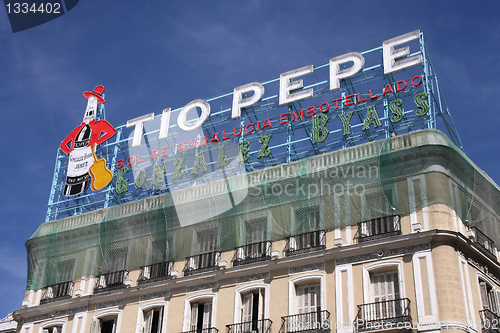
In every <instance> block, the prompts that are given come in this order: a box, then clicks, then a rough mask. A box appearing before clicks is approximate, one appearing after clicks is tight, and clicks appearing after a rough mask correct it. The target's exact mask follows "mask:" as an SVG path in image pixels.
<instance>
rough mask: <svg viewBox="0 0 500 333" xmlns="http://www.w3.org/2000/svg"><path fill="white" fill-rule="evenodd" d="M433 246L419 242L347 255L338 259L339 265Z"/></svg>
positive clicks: (407, 252)
mask: <svg viewBox="0 0 500 333" xmlns="http://www.w3.org/2000/svg"><path fill="white" fill-rule="evenodd" d="M430 248H431V246H430V244H429V243H427V244H418V245H413V246H405V247H400V248H397V249H390V250H379V251H377V252H375V253H374V252H371V253H365V254H360V255H357V256H351V257H345V258H340V259H337V260H336V264H337V265H344V264H350V263H354V262H359V261H369V260H377V259H382V258H387V257H393V256H399V255H404V254H410V253H415V252H418V251H425V250H430Z"/></svg>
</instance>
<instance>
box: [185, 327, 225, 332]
mask: <svg viewBox="0 0 500 333" xmlns="http://www.w3.org/2000/svg"><path fill="white" fill-rule="evenodd" d="M218 332H219V330H218V329H216V328H215V327H209V328H200V329H198V330H192V331H186V332H182V333H218Z"/></svg>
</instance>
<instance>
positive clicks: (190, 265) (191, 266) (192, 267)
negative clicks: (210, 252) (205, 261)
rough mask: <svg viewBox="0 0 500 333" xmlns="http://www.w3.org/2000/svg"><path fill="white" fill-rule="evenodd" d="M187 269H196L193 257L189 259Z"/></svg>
mask: <svg viewBox="0 0 500 333" xmlns="http://www.w3.org/2000/svg"><path fill="white" fill-rule="evenodd" d="M189 268H190V269H196V265H195V261H194V257H190V258H189Z"/></svg>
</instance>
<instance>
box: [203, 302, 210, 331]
mask: <svg viewBox="0 0 500 333" xmlns="http://www.w3.org/2000/svg"><path fill="white" fill-rule="evenodd" d="M211 326H212V303H205V304H203V327H202V328H210V327H211Z"/></svg>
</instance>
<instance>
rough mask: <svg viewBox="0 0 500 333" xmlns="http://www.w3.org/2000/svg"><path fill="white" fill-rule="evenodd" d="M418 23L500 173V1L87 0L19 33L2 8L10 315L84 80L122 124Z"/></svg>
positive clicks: (3, 282) (462, 123)
mask: <svg viewBox="0 0 500 333" xmlns="http://www.w3.org/2000/svg"><path fill="white" fill-rule="evenodd" d="M415 29H420V30H421V31H422V32H423V33H424V36H425V41H426V45H427V48H428V50H429V54H430V56H431V59H432V62H433V65H434V68H435V69H436V71H437V74H438V77H439V82H440V84H441V88H442V90H443V95H444V97H445V98H446V101H447V103H448V106H449V108H450V111H451V113H452V116H453V119H454V121H455V124H456V127H457V129H458V132H459V134H460V136H461V139H462V142H463V145H464V148H465V152H466V154H467V155H468V156H469V157H470V158H471V159H472V160H473V161H474V162H475V163H476V164H477V165H478V166H479V167H480V168H481V169H483V170H484V171H486V172H487V173H488V174H489V175H490V176H491V178H492V179H493V180H494V181H495V182H497V183H498V182H500V168H498V163H499V161H500V158H499V157H498V156H499V154H498V153H499V151H500V144H499V139H498V128H499V125H500V121H499V117H498V115H497V112H498V111H497V108H498V106H497V105H498V100H497V98H498V96H499V93H500V89H499V88H498V86H499V85H498V80H499V78H500V66H499V62H500V2H498V1H493V0H492V1H483V2H475V3H473V2H470V1H453V2H448V1H418V2H415V1H388V0H387V1H349V2H340V1H333V0H332V1H320V0H309V1H306V0H303V1H290V0H288V1H281V0H280V1H278V0H267V1H254V0H246V1H234V0H233V1H216V0H214V1H147V2H146V1H144V2H139V1H117V2H112V3H111V2H108V1H88V0H87V1H80V3H79V4H78V5H77V6H76V7H75V8H74V9H73V10H71V11H70V12H68V13H67V14H65V15H63V16H61V17H60V18H58V19H55V20H53V21H51V22H48V23H46V24H43V25H40V26H38V27H35V28H32V29H29V30H25V31H22V32H18V33H15V34H14V33H12V32H11V30H10V26H9V24H8V19H7V15H6V12H5V10H4V9H0V45H1V51H0V100H1V101H2V107H1V120H0V149H1V150H0V152H1V155H0V156H1V157H2V167H1V174H2V191H1V194H0V195H1V199H0V205H1V206H0V208H1V209H0V214H1V218H0V235H1V236H0V237H1V241H0V300H1V302H0V318H2V317H4V316H5V315H7V313H9V312H12V311H14V310H15V309H18V308H20V307H21V302H22V297H23V294H24V288H25V284H26V250H25V247H24V243H25V241H26V240H27V239H28V238H29V237H30V236H31V235H32V234H33V233H34V232H35V230H36V229H37V227H38V226H39V225H40V224H41V223H43V222H44V220H45V214H46V210H47V201H48V196H49V191H50V185H51V181H52V173H53V170H54V161H55V156H56V152H57V149H58V146H59V144H60V142H61V141H62V140H63V139H64V138H65V137H66V135H67V134H68V133H69V132H70V131H71V130H72V129H73V128H74V127H76V126H77V125H78V124H79V123H80V122H81V120H82V117H83V113H84V110H85V106H86V100H85V98H84V97H83V96H82V92H83V91H87V90H92V89H93V88H94V87H95V86H96V85H97V84H102V85H104V86H105V87H106V91H105V93H106V101H107V103H106V114H107V119H108V121H109V122H110V123H111V124H114V125H121V124H123V123H125V122H126V121H127V120H129V119H132V118H135V117H138V116H141V115H144V114H147V113H151V112H155V113H160V112H161V111H162V110H163V109H164V108H166V107H172V108H177V107H181V106H183V105H185V104H187V103H188V102H190V101H192V100H194V99H198V98H202V99H207V98H210V97H213V96H217V95H219V94H222V93H227V92H230V91H232V90H233V89H234V87H236V86H239V85H243V84H246V83H249V82H254V81H258V82H263V81H265V80H268V79H270V78H274V77H277V76H279V74H280V73H283V72H286V71H289V70H292V69H296V68H299V67H302V66H306V65H309V64H314V65H317V64H321V63H325V62H327V61H328V59H330V58H331V57H334V56H338V55H341V54H344V53H347V52H351V51H363V50H367V49H369V48H372V47H376V46H379V45H381V44H382V41H384V40H386V39H389V38H392V37H396V36H399V35H402V34H404V33H407V32H410V31H413V30H415Z"/></svg>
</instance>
